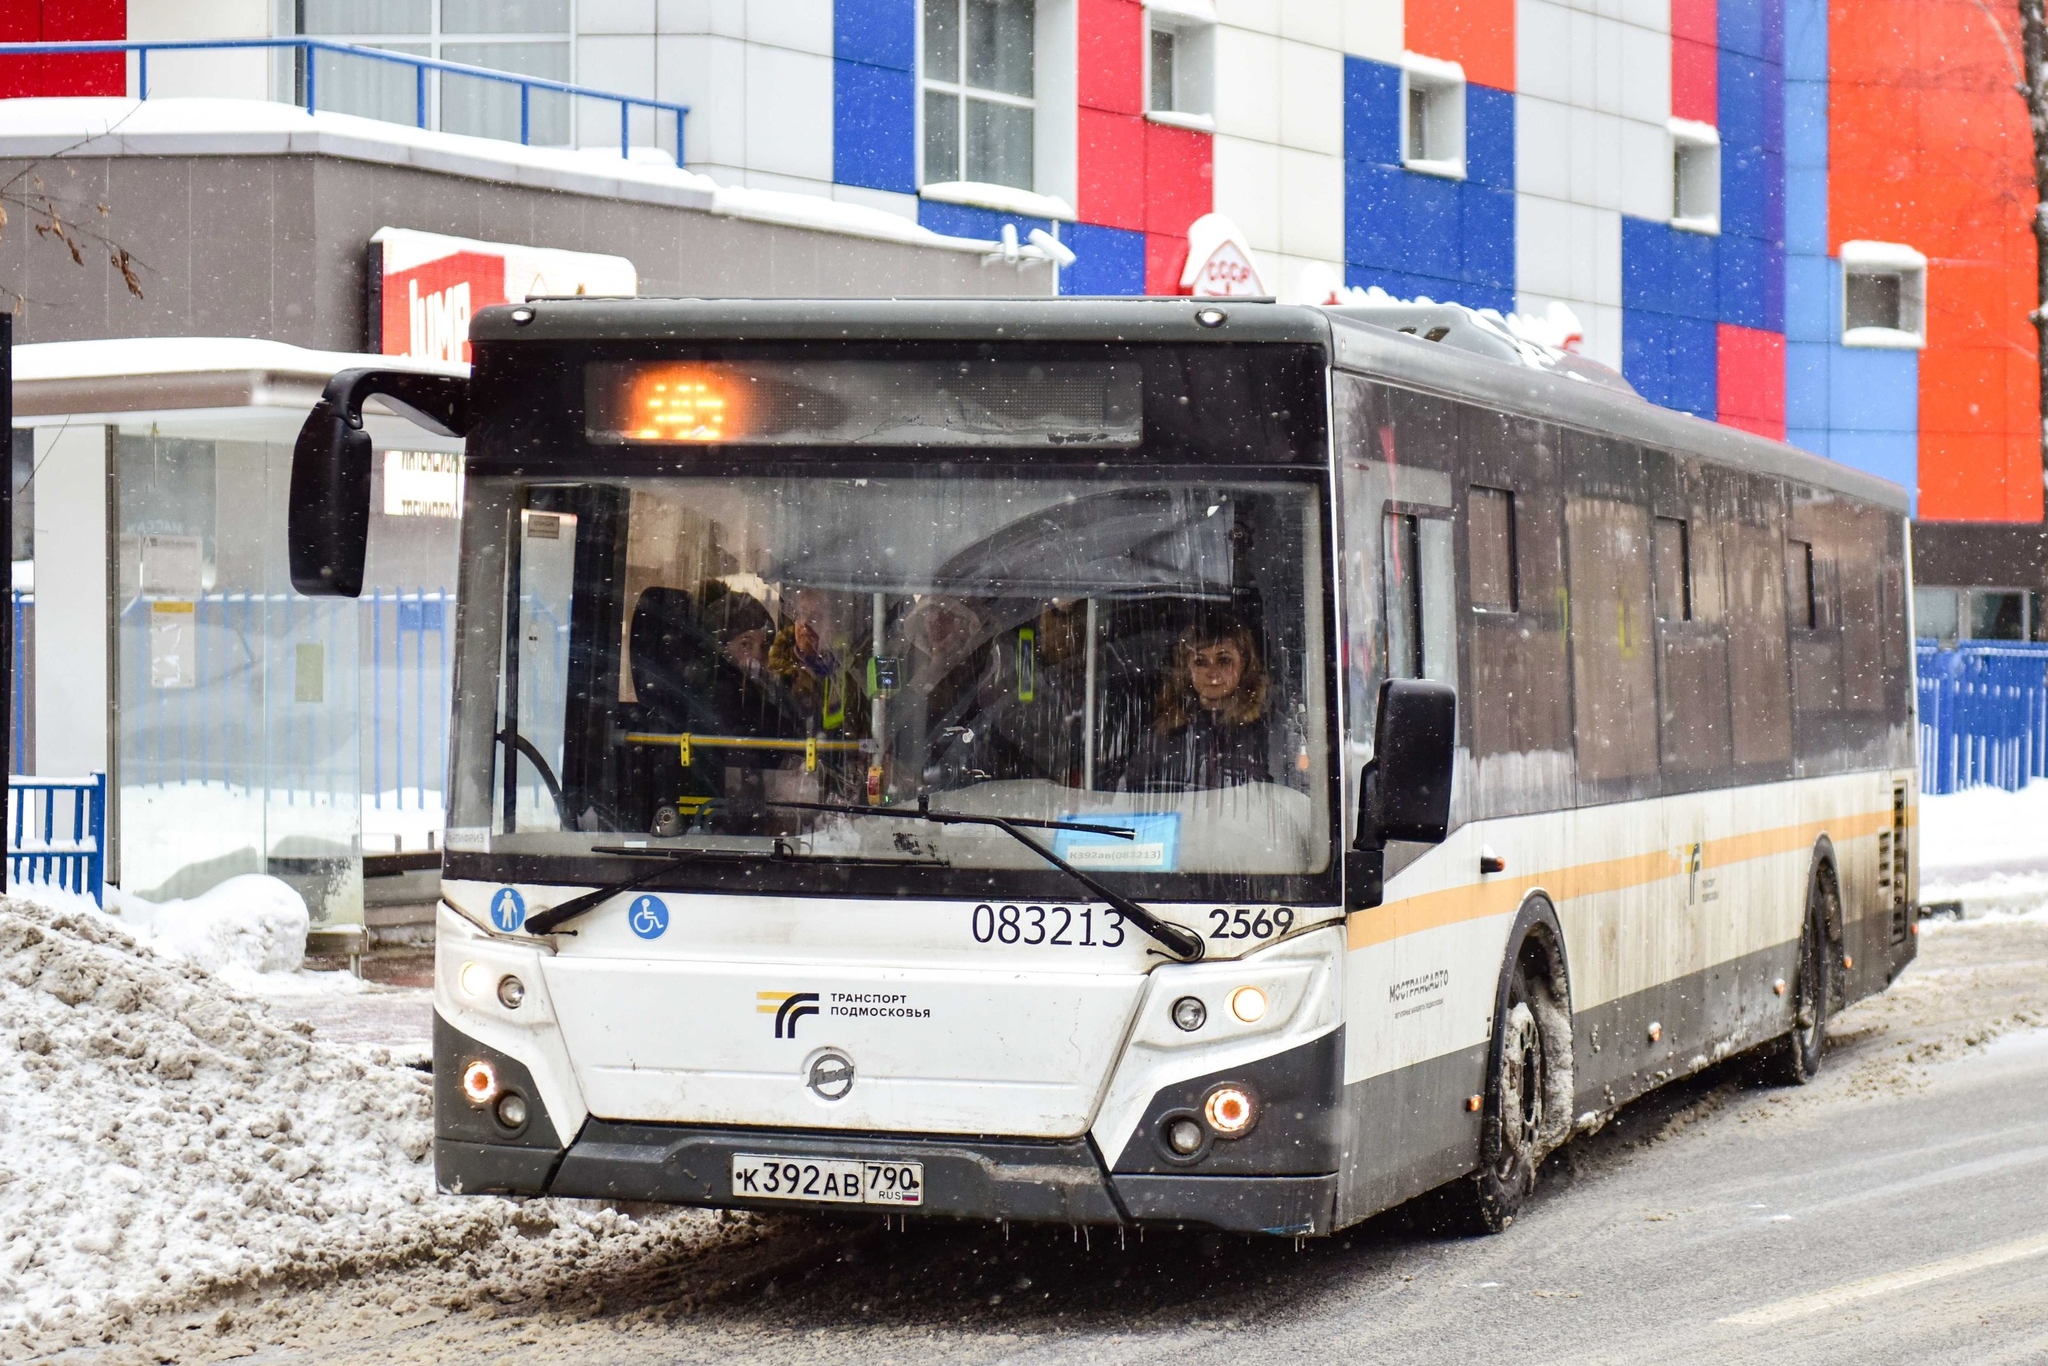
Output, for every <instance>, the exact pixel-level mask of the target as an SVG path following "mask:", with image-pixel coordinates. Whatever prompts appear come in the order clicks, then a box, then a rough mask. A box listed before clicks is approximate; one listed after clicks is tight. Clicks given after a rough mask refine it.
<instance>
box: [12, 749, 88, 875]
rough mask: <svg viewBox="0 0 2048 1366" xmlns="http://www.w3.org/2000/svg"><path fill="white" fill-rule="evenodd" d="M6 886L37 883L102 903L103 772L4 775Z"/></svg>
mask: <svg viewBox="0 0 2048 1366" xmlns="http://www.w3.org/2000/svg"><path fill="white" fill-rule="evenodd" d="M7 807H8V820H7V885H8V886H9V887H16V886H20V885H21V884H22V883H29V882H34V883H42V884H43V885H45V886H53V887H60V888H62V889H63V890H65V891H67V892H77V893H79V894H81V895H83V896H89V897H91V898H92V899H93V904H95V905H98V906H104V905H106V904H107V857H106V848H107V775H106V774H104V773H94V774H91V775H89V776H87V777H84V778H24V777H21V776H20V775H18V774H10V775H9V776H8V779H7Z"/></svg>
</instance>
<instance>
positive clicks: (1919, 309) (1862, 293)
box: [1842, 242, 1927, 351]
mask: <svg viewBox="0 0 2048 1366" xmlns="http://www.w3.org/2000/svg"><path fill="white" fill-rule="evenodd" d="M1926 342H1927V258H1926V257H1925V256H1922V255H1921V254H1920V253H1919V252H1917V251H1915V250H1913V249H1912V248H1911V247H1906V246H1900V245H1899V244H1898V243H1896V242H1844V243H1842V345H1844V346H1868V347H1882V348H1890V349H1893V350H1907V351H1917V350H1919V349H1920V348H1921V347H1922V346H1924V345H1926Z"/></svg>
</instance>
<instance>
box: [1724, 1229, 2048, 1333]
mask: <svg viewBox="0 0 2048 1366" xmlns="http://www.w3.org/2000/svg"><path fill="white" fill-rule="evenodd" d="M2043 1254H2048V1233H2043V1234H2040V1235H2038V1236H2036V1237H2032V1238H2022V1239H2020V1240H2019V1241H2018V1242H2016V1243H2005V1244H2002V1245H2001V1246H1998V1247H1987V1248H1985V1249H1984V1250H1983V1251H1981V1252H1971V1253H1966V1254H1965V1255H1963V1256H1961V1257H1951V1258H1949V1259H1948V1260H1947V1261H1942V1262H1929V1263H1927V1264H1926V1265H1925V1266H1915V1267H1909V1268H1907V1269H1906V1270H1904V1271H1893V1272H1889V1273H1887V1274H1885V1275H1883V1276H1872V1277H1871V1278H1870V1279H1869V1280H1864V1281H1851V1282H1849V1283H1848V1284H1847V1285H1838V1286H1835V1287H1834V1288H1833V1289H1830V1290H1817V1291H1815V1292H1814V1293H1813V1294H1811V1295H1800V1296H1798V1297H1797V1298H1795V1299H1789V1300H1780V1301H1778V1302H1777V1303H1776V1304H1767V1305H1765V1306H1763V1307H1762V1308H1761V1309H1751V1310H1748V1311H1746V1312H1744V1313H1741V1314H1731V1315H1729V1316H1728V1317H1727V1318H1725V1319H1722V1320H1721V1322H1723V1323H1726V1324H1732V1325H1734V1326H1735V1327H1737V1328H1769V1327H1772V1326H1774V1325H1776V1324H1780V1323H1789V1322H1790V1321H1792V1320H1793V1319H1798V1318H1805V1317H1806V1316H1807V1315H1808V1314H1818V1313H1820V1312H1821V1311H1823V1310H1826V1309H1837V1308H1840V1307H1841V1306H1842V1305H1845V1304H1854V1303H1855V1302H1856V1301H1858V1300H1868V1299H1874V1298H1876V1297H1877V1296H1879V1295H1889V1294H1891V1293H1893V1292H1894V1291H1898V1290H1907V1289H1911V1288H1912V1287H1913V1286H1916V1285H1925V1284H1927V1283H1928V1282H1929V1281H1939V1280H1943V1279H1946V1278H1947V1277H1950V1276H1960V1275H1963V1274H1965V1273H1966V1272H1971V1271H1982V1270H1984V1269H1985V1268H1986V1267H1993V1266H2003V1265H2004V1264H2005V1263H2007V1262H2017V1261H2020V1260H2022V1259H2023V1258H2027V1257H2039V1256H2042V1255H2043Z"/></svg>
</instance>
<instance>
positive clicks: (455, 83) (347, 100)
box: [295, 0, 618, 147]
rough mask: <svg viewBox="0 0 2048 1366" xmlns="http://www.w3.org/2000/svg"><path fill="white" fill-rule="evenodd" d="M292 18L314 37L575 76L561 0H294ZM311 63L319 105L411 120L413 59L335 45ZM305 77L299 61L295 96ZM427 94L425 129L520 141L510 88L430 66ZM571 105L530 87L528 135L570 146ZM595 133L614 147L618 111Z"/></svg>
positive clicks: (414, 113) (415, 105) (415, 102)
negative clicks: (354, 53) (370, 0)
mask: <svg viewBox="0 0 2048 1366" xmlns="http://www.w3.org/2000/svg"><path fill="white" fill-rule="evenodd" d="M295 18H296V20H297V27H298V31H299V32H300V33H303V34H307V35H309V36H313V37H319V38H332V39H334V40H336V41H338V42H344V43H357V44H361V45H362V46H364V47H376V48H383V49H385V50H386V51H389V52H402V53H405V54H407V55H408V56H415V57H438V58H440V59H441V60H442V61H447V62H461V63H463V64H464V65H465V66H482V67H489V68H490V69H491V70H493V71H509V72H513V73H516V74H518V75H521V76H539V77H543V78H545V79H547V80H552V81H568V80H572V79H573V78H574V77H573V72H572V69H571V68H572V66H573V62H572V60H571V44H572V41H573V33H572V25H571V21H570V10H569V0H380V3H376V4H363V3H360V2H359V0H297V13H296V15H295ZM313 61H314V62H315V63H316V65H315V68H314V77H315V87H314V88H315V91H316V92H317V98H318V100H319V105H320V108H322V109H333V110H336V111H339V112H341V113H345V114H359V115H362V116H363V117H365V118H373V119H384V120H388V121H389V122H392V123H408V124H409V123H413V122H415V121H417V120H418V119H419V117H420V109H419V85H418V79H417V77H416V76H415V74H414V72H413V69H412V68H411V67H406V66H400V65H398V64H397V63H395V62H380V61H377V60H376V59H374V58H369V57H351V56H349V55H347V54H346V53H340V52H319V53H315V54H313ZM305 79H306V73H305V71H304V70H303V69H302V70H300V71H299V73H298V82H299V92H300V93H299V99H300V100H301V102H303V100H304V98H305V93H304V92H305ZM599 84H603V82H601V81H600V82H599ZM426 96H427V109H426V111H425V121H426V124H427V126H428V127H430V128H439V129H441V130H443V131H444V132H449V133H467V134H470V135H471V136H474V137H486V138H502V139H505V140H508V141H512V142H517V141H518V140H519V126H520V124H519V87H518V86H515V85H507V84H505V83H503V82H501V81H492V80H482V79H479V78H477V77H474V76H463V75H459V74H457V73H455V72H447V71H442V72H429V73H428V76H427V83H426ZM574 106H575V101H574V100H573V99H571V98H570V97H569V96H566V95H558V94H556V93H554V92H552V91H545V90H536V91H535V92H534V93H533V97H532V100H531V102H530V106H529V108H528V111H527V120H528V123H527V135H528V138H529V139H530V140H531V141H532V142H533V143H535V144H536V145H539V146H543V147H549V146H552V147H565V146H569V145H571V144H572V143H573V141H574V140H575V132H576V128H575V119H576V110H575V107H574ZM593 132H594V134H595V135H596V136H597V138H598V139H599V140H602V139H604V138H609V139H611V141H612V143H613V145H616V141H617V137H618V115H617V112H616V111H613V113H612V115H611V121H610V122H609V124H605V123H604V122H603V121H602V120H600V122H599V125H598V127H597V128H595V129H594V130H593Z"/></svg>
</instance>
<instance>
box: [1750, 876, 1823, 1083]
mask: <svg viewBox="0 0 2048 1366" xmlns="http://www.w3.org/2000/svg"><path fill="white" fill-rule="evenodd" d="M1834 895H1835V890H1834V883H1833V882H1832V881H1830V880H1829V879H1828V877H1827V876H1826V874H1822V875H1821V876H1819V877H1817V878H1815V879H1814V885H1813V892H1812V894H1811V895H1809V896H1808V897H1807V899H1806V928H1805V930H1804V931H1803V932H1801V934H1800V936H1799V972H1798V975H1797V977H1796V979H1795V980H1794V982H1793V986H1792V1029H1791V1031H1790V1032H1789V1033H1787V1034H1786V1035H1785V1036H1784V1037H1783V1038H1782V1039H1779V1040H1778V1042H1777V1044H1776V1045H1775V1046H1774V1047H1773V1048H1772V1049H1771V1052H1770V1056H1769V1058H1768V1061H1767V1062H1766V1065H1765V1069H1764V1070H1765V1075H1766V1077H1767V1078H1768V1079H1769V1080H1770V1081H1772V1082H1775V1083H1776V1084H1778V1085H1780V1086H1804V1085H1806V1084H1807V1083H1808V1082H1810V1081H1812V1080H1813V1079H1814V1078H1815V1077H1817V1076H1819V1075H1820V1063H1821V1055H1822V1053H1824V1052H1825V1051H1826V1049H1827V1042H1828V997H1829V991H1828V987H1829V982H1830V979H1831V978H1832V977H1833V975H1834V974H1833V973H1831V972H1830V971H1829V969H1830V968H1831V967H1832V966H1833V964H1832V963H1831V962H1830V958H1831V957H1832V955H1831V953H1830V949H1829V940H1828V912H1829V910H1830V909H1831V907H1832V905H1833V899H1834Z"/></svg>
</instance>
